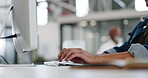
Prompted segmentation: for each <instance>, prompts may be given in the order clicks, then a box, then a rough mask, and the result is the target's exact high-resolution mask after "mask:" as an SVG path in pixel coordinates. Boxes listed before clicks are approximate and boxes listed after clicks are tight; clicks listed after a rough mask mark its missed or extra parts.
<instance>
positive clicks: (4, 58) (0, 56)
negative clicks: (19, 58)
mask: <svg viewBox="0 0 148 78" xmlns="http://www.w3.org/2000/svg"><path fill="white" fill-rule="evenodd" d="M0 57H2V58H3V60H4V61H5V62H6V63H7V64H9V62H8V61H7V60H6V59H5V58H4V57H3V56H2V55H0Z"/></svg>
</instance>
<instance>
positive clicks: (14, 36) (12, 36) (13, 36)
mask: <svg viewBox="0 0 148 78" xmlns="http://www.w3.org/2000/svg"><path fill="white" fill-rule="evenodd" d="M16 37H17V35H16V34H14V35H10V36H6V37H0V39H8V38H16Z"/></svg>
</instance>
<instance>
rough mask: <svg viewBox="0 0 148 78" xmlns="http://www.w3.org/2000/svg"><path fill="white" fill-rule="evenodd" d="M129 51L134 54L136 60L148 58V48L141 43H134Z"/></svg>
mask: <svg viewBox="0 0 148 78" xmlns="http://www.w3.org/2000/svg"><path fill="white" fill-rule="evenodd" d="M128 52H129V53H130V54H131V55H133V56H134V58H135V60H137V61H138V60H142V59H148V50H147V49H146V48H145V47H144V46H143V45H141V44H139V43H137V44H132V45H131V46H130V48H129V49H128Z"/></svg>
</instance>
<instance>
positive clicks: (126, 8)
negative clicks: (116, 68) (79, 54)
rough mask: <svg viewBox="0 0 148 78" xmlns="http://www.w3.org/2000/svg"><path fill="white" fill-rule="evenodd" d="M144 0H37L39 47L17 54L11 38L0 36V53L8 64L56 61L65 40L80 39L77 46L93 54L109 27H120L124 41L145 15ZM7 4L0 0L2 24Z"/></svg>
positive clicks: (5, 0) (8, 33) (8, 24)
mask: <svg viewBox="0 0 148 78" xmlns="http://www.w3.org/2000/svg"><path fill="white" fill-rule="evenodd" d="M144 1H145V0H143V1H142V0H37V23H38V26H37V27H38V49H36V50H34V51H32V52H29V53H22V54H19V53H16V50H15V48H14V45H13V41H12V39H1V40H0V44H1V45H0V55H2V56H4V57H5V58H6V60H7V61H8V62H9V63H11V64H19V63H25V64H27V63H32V62H43V61H48V60H52V59H55V60H56V59H57V56H58V54H59V53H60V51H61V50H62V48H63V46H64V42H65V41H73V40H75V41H77V42H79V41H80V42H82V44H83V45H80V46H82V47H84V49H85V50H87V51H88V52H90V53H94V54H95V53H97V52H98V50H99V48H100V46H101V44H103V43H105V42H106V41H107V40H109V35H108V31H109V29H110V28H112V27H119V28H120V29H121V32H122V38H123V41H126V40H127V39H128V38H129V36H128V33H129V32H130V31H132V30H133V28H134V27H135V25H136V24H137V23H138V22H139V21H141V20H142V17H145V16H148V12H147V11H148V8H145V5H144ZM142 3H143V6H144V7H143V6H142ZM10 5H11V0H0V22H1V23H2V21H3V20H4V18H5V17H4V16H5V12H6V10H7V9H8V7H9V6H10ZM139 7H140V8H139ZM11 22H12V20H11V17H9V20H8V21H7V24H6V29H5V31H4V32H3V36H7V35H10V34H11ZM0 25H1V24H0ZM69 46H70V45H69ZM71 46H72V45H71Z"/></svg>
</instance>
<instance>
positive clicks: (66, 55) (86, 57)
mask: <svg viewBox="0 0 148 78" xmlns="http://www.w3.org/2000/svg"><path fill="white" fill-rule="evenodd" d="M96 56H97V55H95V54H90V53H88V52H86V51H85V50H83V49H81V48H68V49H66V48H65V49H63V50H62V51H61V53H60V54H59V55H58V59H59V61H62V60H63V59H65V61H73V62H76V63H89V64H95V62H96V61H95V60H96Z"/></svg>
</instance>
